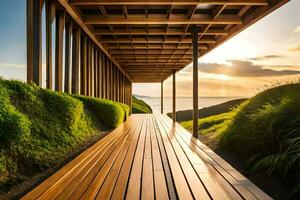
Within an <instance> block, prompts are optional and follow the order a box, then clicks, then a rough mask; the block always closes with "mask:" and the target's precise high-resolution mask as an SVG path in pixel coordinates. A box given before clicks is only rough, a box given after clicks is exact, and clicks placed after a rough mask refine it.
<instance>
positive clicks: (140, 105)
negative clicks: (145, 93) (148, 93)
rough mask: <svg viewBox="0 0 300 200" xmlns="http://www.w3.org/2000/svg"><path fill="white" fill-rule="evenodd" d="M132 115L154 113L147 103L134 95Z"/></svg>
mask: <svg viewBox="0 0 300 200" xmlns="http://www.w3.org/2000/svg"><path fill="white" fill-rule="evenodd" d="M132 113H152V109H151V107H150V106H149V105H148V104H147V103H146V102H145V101H143V100H140V99H137V98H136V97H135V96H134V95H132Z"/></svg>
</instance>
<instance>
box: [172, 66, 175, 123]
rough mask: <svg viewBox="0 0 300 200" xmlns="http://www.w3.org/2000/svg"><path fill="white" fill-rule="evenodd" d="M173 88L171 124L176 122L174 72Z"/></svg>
mask: <svg viewBox="0 0 300 200" xmlns="http://www.w3.org/2000/svg"><path fill="white" fill-rule="evenodd" d="M172 77H173V83H172V85H173V87H172V91H173V92H172V117H173V122H176V74H175V70H174V72H173V76H172Z"/></svg>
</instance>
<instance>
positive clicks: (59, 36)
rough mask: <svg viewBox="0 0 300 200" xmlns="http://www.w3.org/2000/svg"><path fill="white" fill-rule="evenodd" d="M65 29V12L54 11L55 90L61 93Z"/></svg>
mask: <svg viewBox="0 0 300 200" xmlns="http://www.w3.org/2000/svg"><path fill="white" fill-rule="evenodd" d="M64 27H65V12H64V11H56V34H55V90H56V91H58V92H62V84H63V37H64V36H63V34H64Z"/></svg>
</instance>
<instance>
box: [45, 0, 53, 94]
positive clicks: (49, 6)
mask: <svg viewBox="0 0 300 200" xmlns="http://www.w3.org/2000/svg"><path fill="white" fill-rule="evenodd" d="M54 17H55V4H54V2H53V0H46V88H47V89H50V90H52V87H53V83H52V80H53V77H52V23H53V20H54Z"/></svg>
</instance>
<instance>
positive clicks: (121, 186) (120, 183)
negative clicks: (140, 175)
mask: <svg viewBox="0 0 300 200" xmlns="http://www.w3.org/2000/svg"><path fill="white" fill-rule="evenodd" d="M141 117H142V118H145V116H144V115H143V116H141ZM145 123H146V122H145V120H144V119H143V122H142V129H141V130H140V132H139V137H136V138H135V139H134V140H133V141H132V144H131V145H130V147H129V150H128V153H127V155H126V158H125V161H124V163H123V166H122V169H121V171H120V174H119V177H118V180H117V182H116V184H115V187H114V190H113V193H112V196H111V199H123V198H125V195H126V187H127V184H125V183H128V179H129V176H131V175H130V170H131V168H132V165H133V164H132V163H133V160H134V159H135V157H136V154H137V153H138V152H137V147H138V144H140V143H141V140H143V136H141V134H142V133H145V131H144V129H145ZM140 146H141V145H140ZM136 195H139V194H136Z"/></svg>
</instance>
